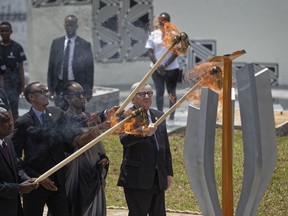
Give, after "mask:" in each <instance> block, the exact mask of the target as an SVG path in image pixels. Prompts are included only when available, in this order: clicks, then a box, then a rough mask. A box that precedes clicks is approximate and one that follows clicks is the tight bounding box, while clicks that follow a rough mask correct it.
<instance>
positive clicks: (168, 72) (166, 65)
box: [145, 12, 180, 120]
mask: <svg viewBox="0 0 288 216" xmlns="http://www.w3.org/2000/svg"><path fill="white" fill-rule="evenodd" d="M154 21H155V20H154ZM166 22H170V15H169V14H168V13H165V12H163V13H161V14H160V15H159V24H158V25H154V26H159V28H158V29H154V31H152V32H151V34H150V35H149V38H148V40H147V42H146V45H145V48H147V49H148V56H149V58H150V60H151V67H152V66H153V65H154V64H155V63H156V62H157V60H158V59H159V58H160V57H161V56H162V55H163V54H164V52H166V50H167V47H165V46H164V45H163V40H162V37H163V27H164V24H165V23H166ZM179 73H180V71H179V63H178V60H177V54H175V53H173V52H170V53H169V54H168V55H167V57H166V58H165V59H164V61H163V62H162V64H161V65H160V66H159V67H158V68H157V71H155V73H153V75H152V79H153V82H154V86H155V89H156V105H157V109H158V110H160V111H163V105H164V91H165V86H164V85H165V84H166V89H167V92H168V95H169V98H170V102H169V103H170V107H171V106H173V104H174V103H175V102H176V100H177V96H176V86H177V80H178V76H179ZM174 115H175V111H174V112H172V113H171V115H170V117H169V120H174Z"/></svg>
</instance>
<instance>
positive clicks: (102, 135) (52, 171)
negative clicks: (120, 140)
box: [34, 108, 143, 184]
mask: <svg viewBox="0 0 288 216" xmlns="http://www.w3.org/2000/svg"><path fill="white" fill-rule="evenodd" d="M142 111H143V108H140V109H137V110H134V111H133V112H132V114H131V115H130V116H128V117H126V118H125V119H123V120H122V121H121V122H119V123H118V124H116V125H114V126H113V127H111V128H110V129H109V130H107V131H105V132H104V133H102V134H100V135H99V136H98V137H96V138H95V139H93V140H92V141H90V142H89V143H87V144H86V145H85V146H83V147H82V148H80V149H79V150H78V151H76V152H74V153H73V154H71V155H70V156H69V157H67V158H65V159H64V160H63V161H61V162H60V163H58V164H57V165H55V166H54V167H52V168H51V169H49V170H48V171H46V172H45V173H43V174H42V175H41V176H39V177H38V178H37V179H36V180H35V181H34V183H36V184H37V183H40V182H41V181H43V180H44V179H46V178H47V177H49V176H50V175H52V174H53V173H55V172H56V171H58V170H59V169H61V168H62V167H63V166H65V165H66V164H68V163H69V162H71V161H72V160H73V159H75V158H76V157H78V156H79V155H81V154H82V153H84V152H85V151H86V150H88V149H89V148H91V147H92V146H94V145H95V144H97V143H98V142H99V141H100V140H102V139H103V138H104V137H106V136H107V135H109V134H111V133H113V132H114V131H115V130H116V129H117V128H118V127H120V126H121V125H123V124H124V123H125V122H127V121H128V120H130V119H131V118H133V117H135V116H137V115H138V114H139V113H141V112H142Z"/></svg>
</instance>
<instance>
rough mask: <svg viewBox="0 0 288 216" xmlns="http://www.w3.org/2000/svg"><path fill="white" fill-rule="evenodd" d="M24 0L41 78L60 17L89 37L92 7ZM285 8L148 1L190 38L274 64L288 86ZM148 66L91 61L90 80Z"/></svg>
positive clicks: (125, 75) (283, 4)
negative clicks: (71, 20) (36, 3)
mask: <svg viewBox="0 0 288 216" xmlns="http://www.w3.org/2000/svg"><path fill="white" fill-rule="evenodd" d="M28 2H29V3H28V4H29V5H28V35H29V37H28V41H29V52H28V57H29V65H30V67H29V71H30V81H34V80H39V81H42V82H46V74H47V65H48V57H49V51H50V45H51V42H52V40H53V39H54V38H55V37H58V36H62V35H64V34H65V32H64V28H63V23H64V21H63V19H64V17H65V16H66V15H68V14H75V15H76V16H78V18H79V29H78V34H79V35H80V36H82V37H84V38H86V39H87V40H89V41H91V42H92V33H91V26H92V21H91V19H92V16H91V14H92V8H91V5H85V6H58V7H44V8H32V7H30V6H31V5H30V4H31V1H28ZM287 8H288V1H286V0H276V1H270V0H241V1H237V0H218V1H215V0H178V1H175V0H154V14H158V13H160V12H162V11H166V12H168V13H170V15H171V17H172V22H174V23H175V24H176V25H177V26H178V27H179V28H180V29H181V31H184V32H186V33H187V34H188V35H189V37H190V39H214V40H216V41H217V54H219V55H222V54H226V53H230V52H233V51H236V50H242V49H245V50H246V52H247V53H246V54H245V55H244V56H242V57H240V58H239V59H237V61H241V62H266V63H279V71H280V72H279V83H280V84H281V85H288V74H287V73H286V68H288V61H287V50H288V43H287V41H286V40H287V38H288V31H287V27H286V25H285V24H286V20H288V13H287ZM148 70H149V62H132V63H121V64H119V63H112V64H101V63H95V85H98V86H99V85H100V86H113V85H115V84H130V83H133V82H136V81H139V80H140V79H141V78H142V77H143V76H144V75H145V74H146V73H147V71H148ZM150 82H151V80H150Z"/></svg>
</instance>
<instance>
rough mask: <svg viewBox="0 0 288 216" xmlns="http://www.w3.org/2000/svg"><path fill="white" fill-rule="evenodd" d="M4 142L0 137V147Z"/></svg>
mask: <svg viewBox="0 0 288 216" xmlns="http://www.w3.org/2000/svg"><path fill="white" fill-rule="evenodd" d="M3 142H4V140H2V139H0V146H1V148H3V146H2V143H3Z"/></svg>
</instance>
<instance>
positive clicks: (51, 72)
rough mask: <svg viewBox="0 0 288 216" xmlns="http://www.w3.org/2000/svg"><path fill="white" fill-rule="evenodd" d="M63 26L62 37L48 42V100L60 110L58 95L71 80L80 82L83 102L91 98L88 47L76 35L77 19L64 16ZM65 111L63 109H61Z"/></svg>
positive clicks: (90, 64)
mask: <svg viewBox="0 0 288 216" xmlns="http://www.w3.org/2000/svg"><path fill="white" fill-rule="evenodd" d="M64 27H65V30H66V35H65V36H63V37H59V38H56V39H54V40H53V42H52V45H51V50H50V58H49V66H48V77H47V81H48V89H49V92H50V99H52V98H53V97H54V100H55V105H56V106H60V107H61V106H62V105H61V103H62V102H63V99H62V98H61V97H59V96H60V93H61V92H62V89H63V86H64V84H65V83H66V82H68V81H73V80H74V81H76V82H78V83H80V84H81V86H82V87H83V88H84V93H85V97H86V99H87V101H89V100H90V99H91V98H92V90H93V83H94V61H93V55H92V50H91V44H90V42H88V41H86V40H84V39H83V38H81V37H79V36H77V35H76V30H77V28H78V19H77V17H76V16H74V15H69V16H67V17H66V18H65V23H64ZM66 48H67V49H66ZM52 96H53V97H52ZM61 108H62V107H61ZM66 108H67V107H63V109H66Z"/></svg>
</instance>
